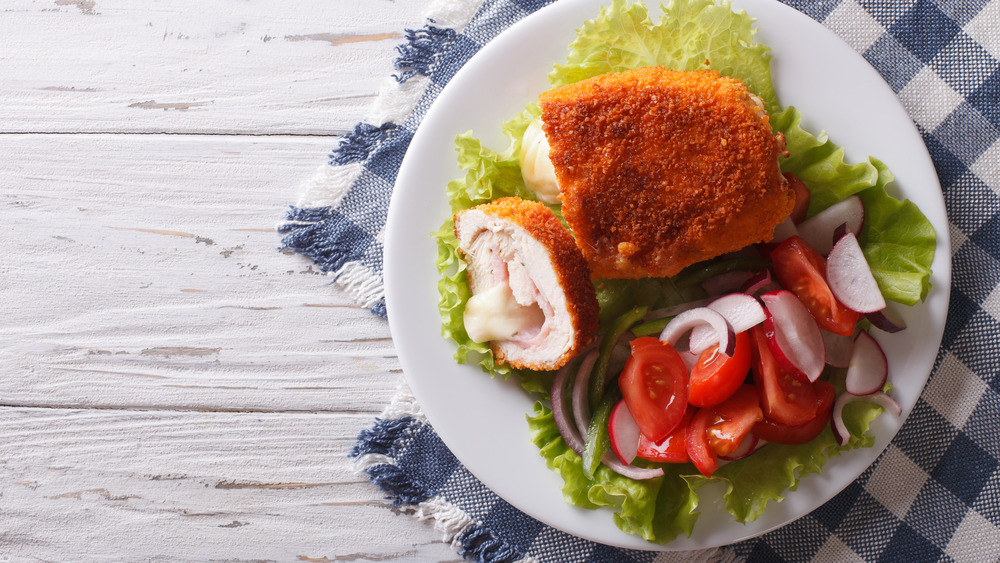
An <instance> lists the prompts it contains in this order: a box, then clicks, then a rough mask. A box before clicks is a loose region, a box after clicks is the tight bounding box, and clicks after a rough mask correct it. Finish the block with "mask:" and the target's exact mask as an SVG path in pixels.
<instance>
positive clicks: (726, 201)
mask: <svg viewBox="0 0 1000 563" xmlns="http://www.w3.org/2000/svg"><path fill="white" fill-rule="evenodd" d="M539 102H540V105H541V108H542V116H541V117H542V121H543V128H544V131H545V136H546V137H547V139H548V142H549V145H550V147H551V149H550V153H549V156H550V158H551V160H552V163H553V165H554V167H555V171H556V176H557V178H558V181H559V189H560V199H561V200H562V209H563V216H564V218H565V219H566V222H567V223H568V224H569V226H570V228H571V229H572V230H573V234H574V235H575V237H576V241H577V244H578V246H579V247H580V249H581V250H582V252H583V254H584V256H585V257H586V259H587V262H588V264H589V265H590V269H591V272H592V274H593V276H594V278H643V277H659V276H672V275H674V274H676V273H677V272H679V271H680V270H681V269H683V268H684V267H685V266H688V265H690V264H694V263H695V262H700V261H702V260H706V259H709V258H713V257H715V256H719V255H721V254H724V253H726V252H729V251H733V250H738V249H740V248H743V247H745V246H747V245H749V244H753V243H756V242H763V241H767V240H770V239H771V237H772V234H773V232H774V227H775V226H776V225H777V224H778V223H780V222H782V221H783V220H784V219H785V218H786V217H787V216H788V214H789V213H790V212H791V210H792V207H793V205H794V203H795V194H794V191H793V190H791V189H790V188H789V187H788V184H787V181H786V180H785V179H784V177H782V175H781V170H780V169H779V167H778V157H779V156H781V155H782V154H783V153H784V142H783V139H781V138H780V137H776V136H775V135H774V133H772V131H771V127H770V126H769V125H768V117H767V114H766V113H765V112H764V110H763V107H762V104H761V103H760V102H759V100H758V99H757V98H756V97H755V96H753V95H752V94H751V93H750V91H749V90H747V88H746V86H745V85H744V84H743V83H742V82H740V81H739V80H736V79H733V78H727V77H724V76H721V75H720V74H719V73H717V72H715V71H712V70H698V71H673V70H668V69H665V68H662V67H646V68H640V69H636V70H630V71H625V72H620V73H612V74H605V75H601V76H597V77H594V78H591V79H588V80H584V81H581V82H577V83H574V84H570V85H567V86H563V87H560V88H556V89H553V90H550V91H548V92H545V93H544V94H542V95H541V96H540V98H539Z"/></svg>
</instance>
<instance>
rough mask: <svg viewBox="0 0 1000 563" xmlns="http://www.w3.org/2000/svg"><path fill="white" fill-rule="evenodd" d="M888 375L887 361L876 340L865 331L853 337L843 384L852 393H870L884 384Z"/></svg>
mask: <svg viewBox="0 0 1000 563" xmlns="http://www.w3.org/2000/svg"><path fill="white" fill-rule="evenodd" d="M888 377H889V363H888V361H887V360H886V359H885V353H884V352H883V351H882V347H881V346H879V345H878V342H876V341H875V339H874V338H872V336H871V335H870V334H868V333H867V332H864V331H861V332H859V333H858V335H857V337H855V339H854V350H853V352H852V353H851V362H850V365H849V366H848V367H847V379H846V380H845V381H844V385H845V386H846V387H847V392H848V393H850V394H852V395H871V394H872V393H874V392H876V391H879V390H881V389H882V387H884V386H885V381H886V379H888Z"/></svg>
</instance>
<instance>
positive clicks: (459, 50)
mask: <svg viewBox="0 0 1000 563" xmlns="http://www.w3.org/2000/svg"><path fill="white" fill-rule="evenodd" d="M549 1H550V0H486V1H485V2H484V3H482V4H480V3H479V1H478V0H475V1H471V2H462V1H461V0H456V2H454V3H453V4H450V5H442V9H441V11H440V12H439V13H437V14H434V15H433V20H428V23H427V24H426V26H425V27H423V28H422V29H418V30H413V31H408V32H407V42H406V44H404V45H401V46H400V47H399V58H398V61H397V71H398V74H397V75H396V81H397V83H398V85H397V87H395V88H393V89H391V90H388V91H386V92H385V93H384V94H383V95H382V96H381V98H380V100H379V104H378V106H377V107H376V108H375V110H373V111H374V114H373V116H372V118H371V119H370V120H369V121H368V122H366V123H360V124H358V126H357V127H356V128H355V130H354V131H353V133H351V134H349V135H347V136H346V137H345V138H344V140H343V141H342V143H341V144H340V146H338V147H337V148H335V149H334V151H333V153H332V154H331V157H330V161H329V163H328V164H327V165H326V166H323V167H322V169H321V171H320V172H319V173H318V174H317V176H316V177H315V178H314V179H313V180H312V181H310V182H309V183H308V184H307V186H306V187H305V189H304V194H303V196H302V198H301V199H300V201H299V202H298V204H296V205H295V206H293V207H292V208H291V209H290V210H289V212H288V214H287V217H286V220H285V222H283V223H282V224H281V225H280V226H279V231H280V232H282V233H284V240H283V242H284V245H285V246H286V247H287V248H291V249H293V250H295V251H296V252H299V253H301V254H304V255H306V256H309V257H311V258H313V259H314V260H315V261H316V263H317V264H318V265H319V266H320V267H321V268H322V269H323V270H324V271H326V272H329V273H330V274H331V275H332V276H334V278H335V279H336V283H337V284H338V285H339V286H341V287H342V288H344V290H345V291H347V292H349V293H350V294H351V295H353V296H354V297H355V298H356V299H357V300H358V302H359V303H362V304H364V305H366V306H368V307H371V308H372V310H373V311H374V312H375V313H377V314H381V315H383V316H384V315H385V301H384V298H383V294H382V277H381V276H382V243H381V233H382V231H383V227H384V223H385V218H386V212H387V209H388V205H389V198H390V196H391V193H392V185H393V183H394V181H395V177H396V171H397V170H398V167H399V164H400V162H401V160H402V157H403V154H404V153H405V151H406V148H407V146H408V144H409V141H410V139H411V138H412V135H413V132H414V131H415V130H416V127H417V125H418V124H419V122H420V120H421V118H422V116H423V115H424V114H425V112H426V110H427V109H428V107H429V106H430V104H431V102H432V101H433V100H434V99H435V97H436V96H437V95H438V93H439V92H440V91H441V89H442V88H443V87H444V85H445V84H446V83H447V82H448V80H449V79H450V78H451V77H452V76H453V75H454V73H455V72H456V71H457V69H459V68H460V67H461V66H462V65H463V64H464V63H465V62H466V61H467V60H468V59H469V58H470V57H471V56H472V55H473V54H474V53H475V52H476V51H478V50H479V48H481V47H482V46H483V45H485V44H486V43H487V42H488V41H490V40H491V39H492V38H494V37H496V36H497V35H498V34H499V33H500V32H502V31H503V30H504V29H506V28H507V27H509V26H510V25H511V24H512V23H514V22H516V21H518V20H520V19H521V18H523V17H525V16H526V15H528V14H530V13H532V12H534V11H535V10H538V9H540V8H542V7H543V6H544V5H546V4H548V3H549ZM782 1H783V2H784V3H786V4H788V5H790V6H792V7H794V8H796V9H798V10H799V11H801V12H803V13H805V14H807V15H808V16H810V17H812V18H813V19H815V20H817V21H819V22H821V23H822V24H823V25H825V26H826V27H828V28H829V29H831V30H832V31H834V32H835V33H837V34H838V35H839V36H841V37H842V38H843V39H844V40H845V41H846V42H847V43H848V44H849V45H850V46H851V47H853V48H854V49H855V50H856V51H858V52H859V53H861V54H862V55H863V56H864V58H865V59H866V60H867V61H868V62H869V63H870V64H871V65H872V66H873V67H875V68H876V69H877V70H878V71H879V72H880V73H881V74H882V76H883V77H884V78H885V80H886V82H887V83H888V84H889V85H890V86H891V87H892V89H893V91H894V92H896V94H897V95H898V97H899V99H900V101H901V102H902V104H903V106H904V107H905V108H906V110H907V111H908V112H909V114H910V116H911V117H912V118H913V121H914V122H915V123H916V125H917V127H918V129H919V131H920V133H921V135H922V136H923V139H924V142H925V143H926V145H927V148H928V150H929V152H930V154H931V156H932V158H933V161H934V165H935V167H936V169H937V173H938V176H939V178H940V181H941V185H942V189H943V192H944V199H945V202H946V208H947V213H948V217H949V227H950V229H951V233H950V234H951V240H952V248H951V253H952V262H953V280H952V284H953V285H952V292H951V302H950V304H949V307H950V309H949V315H948V320H947V324H946V327H945V333H944V339H943V342H942V346H941V349H940V351H939V354H938V360H937V362H936V365H935V368H934V371H933V373H932V375H931V379H930V382H929V383H928V385H927V387H926V389H925V390H924V392H923V394H922V395H921V398H920V399H919V401H918V402H917V404H916V406H915V408H914V410H913V412H912V414H911V415H910V417H909V418H908V420H907V422H906V424H905V425H904V426H903V428H902V429H901V431H900V432H899V434H898V435H897V437H896V438H895V440H894V441H893V442H892V443H891V444H890V446H889V448H888V449H887V450H886V452H885V453H884V454H883V455H882V456H881V457H880V458H879V459H878V461H877V462H876V463H875V464H874V465H872V466H871V467H870V468H869V469H868V470H867V471H865V473H864V474H862V475H861V477H860V478H858V479H857V481H855V482H854V483H853V484H851V485H850V486H848V487H847V489H846V490H844V491H843V492H842V493H840V494H839V495H838V496H836V497H835V498H834V499H833V500H831V501H830V502H828V503H826V504H825V505H823V506H822V507H821V508H819V509H818V510H816V511H815V512H813V513H812V514H810V515H808V516H806V517H804V518H801V519H799V520H798V521H795V522H793V523H791V524H789V525H787V526H785V527H783V528H780V529H778V530H775V531H773V532H770V533H768V534H766V535H764V536H761V537H759V538H755V539H752V540H748V541H745V542H743V543H739V544H736V545H732V546H726V547H723V548H720V549H718V550H711V551H708V552H699V553H686V554H656V553H653V552H634V551H625V550H620V549H616V548H610V547H607V546H601V545H596V544H592V543H590V542H586V541H584V540H581V539H579V538H575V537H572V536H568V535H566V534H563V533H560V532H555V531H554V530H551V529H548V528H546V527H545V526H543V525H542V524H540V523H538V522H536V521H534V520H532V519H531V518H529V517H527V516H525V515H523V514H521V513H519V512H518V511H516V510H515V509H513V508H512V507H510V506H509V505H508V504H507V503H505V502H503V501H502V500H500V499H498V498H497V497H496V496H495V495H494V494H493V493H492V492H490V491H489V490H488V489H486V488H485V487H484V486H483V485H482V484H480V483H479V482H478V481H476V479H475V478H474V477H472V476H471V475H470V474H469V473H468V471H467V470H465V469H464V468H463V467H462V466H461V464H460V463H459V462H458V460H457V459H455V457H454V456H453V455H452V454H451V452H449V451H448V449H447V448H446V447H445V446H444V444H443V443H442V442H441V440H440V439H439V438H438V437H437V435H436V434H435V432H434V430H433V428H431V427H430V426H429V425H428V424H427V422H426V419H425V418H424V417H423V416H422V415H421V413H420V409H419V406H418V405H416V404H415V402H414V400H413V399H412V396H410V395H408V393H407V392H406V390H405V387H404V388H403V389H402V390H401V394H400V396H399V397H397V399H396V400H395V401H394V402H393V404H391V405H389V406H388V407H387V409H386V412H385V414H384V415H383V416H382V417H381V418H379V419H378V420H377V421H375V423H374V426H373V427H372V428H371V429H370V430H368V431H366V432H364V433H362V435H361V436H359V439H358V442H357V444H356V446H355V448H354V451H353V452H352V455H353V456H355V457H356V458H357V460H358V463H359V466H360V467H362V468H363V469H364V470H365V471H366V472H367V473H368V474H369V475H370V476H371V479H372V481H373V482H375V483H376V484H377V485H379V486H381V487H382V488H383V489H384V490H385V491H386V493H387V494H389V495H390V496H391V498H393V499H394V501H395V502H397V503H398V504H400V505H412V506H415V507H416V513H417V515H418V517H425V518H431V519H433V520H434V522H435V525H436V526H437V527H438V529H440V530H441V531H442V532H443V533H444V534H445V535H446V536H447V537H449V538H450V539H451V541H453V542H454V544H455V546H456V549H457V550H458V551H459V553H461V554H463V555H465V556H467V557H470V558H472V559H474V560H477V561H491V562H492V561H518V560H525V561H532V560H537V561H564V560H579V561H604V560H607V561H631V560H635V561H653V560H656V561H669V560H690V559H696V560H706V561H708V560H712V561H725V560H748V561H782V560H783V561H807V560H817V561H851V560H865V561H906V562H909V561H998V560H1000V63H998V61H1000V0H902V1H900V0H821V1H806V0H782ZM900 483H905V485H901V484H900Z"/></svg>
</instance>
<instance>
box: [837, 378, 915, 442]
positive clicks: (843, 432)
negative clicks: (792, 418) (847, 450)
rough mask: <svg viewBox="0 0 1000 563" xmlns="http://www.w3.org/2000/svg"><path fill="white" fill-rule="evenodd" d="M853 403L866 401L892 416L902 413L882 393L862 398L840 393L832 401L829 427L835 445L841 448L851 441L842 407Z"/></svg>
mask: <svg viewBox="0 0 1000 563" xmlns="http://www.w3.org/2000/svg"><path fill="white" fill-rule="evenodd" d="M854 401H868V402H870V403H875V404H877V405H879V406H880V407H882V408H883V409H885V411H886V412H888V413H890V414H892V415H893V416H899V415H900V413H902V412H903V409H902V408H901V407H900V406H899V403H897V402H896V400H895V399H893V398H892V397H890V396H889V395H886V394H885V393H883V392H882V391H879V392H877V393H872V394H871V395H864V396H858V395H852V394H850V393H841V394H840V396H839V397H837V400H836V401H834V403H833V411H832V412H831V413H830V416H831V417H832V422H833V423H832V424H831V425H830V427H831V428H832V429H833V436H834V437H835V438H836V439H837V443H838V444H840V445H841V446H846V445H847V442H848V441H850V439H851V433H850V432H849V431H848V430H847V426H846V425H845V424H844V405H846V404H847V403H853V402H854Z"/></svg>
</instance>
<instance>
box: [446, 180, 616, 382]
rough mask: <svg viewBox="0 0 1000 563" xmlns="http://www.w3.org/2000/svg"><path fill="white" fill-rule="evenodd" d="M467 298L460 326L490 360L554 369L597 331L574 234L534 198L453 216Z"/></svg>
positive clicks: (591, 294)
mask: <svg viewBox="0 0 1000 563" xmlns="http://www.w3.org/2000/svg"><path fill="white" fill-rule="evenodd" d="M455 236H456V237H457V238H458V242H459V250H460V252H461V255H462V258H463V259H464V260H465V262H466V265H467V268H466V276H467V278H468V281H469V288H470V290H471V292H472V296H471V297H470V298H469V300H468V303H467V304H466V307H465V328H466V332H468V334H469V337H470V338H472V340H473V341H476V342H489V343H490V347H491V348H492V350H493V354H494V355H495V356H496V358H497V360H498V361H500V362H503V363H507V364H509V365H511V366H513V367H516V368H528V369H534V370H554V369H558V368H559V367H561V366H562V365H563V364H565V363H566V362H567V361H568V360H569V359H570V358H572V357H573V356H575V355H576V354H577V353H578V352H579V351H581V350H582V349H583V348H585V347H586V346H587V345H588V344H589V343H590V342H591V341H592V340H593V338H594V335H595V333H596V331H597V314H598V305H597V296H596V294H595V291H594V286H593V284H592V283H591V281H590V271H589V270H588V269H587V264H586V262H585V261H584V259H583V255H582V254H581V253H580V250H579V249H578V248H577V246H576V243H575V242H574V240H573V236H572V235H570V233H569V231H567V230H566V228H565V227H563V226H562V224H561V223H560V222H559V219H557V218H556V216H555V215H554V214H553V213H552V211H551V210H549V208H547V207H545V206H544V205H542V204H541V203H539V202H537V201H526V200H522V199H519V198H503V199H499V200H496V201H494V202H491V203H488V204H484V205H480V206H477V207H473V208H471V209H468V210H465V211H462V212H460V213H458V214H456V215H455Z"/></svg>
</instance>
